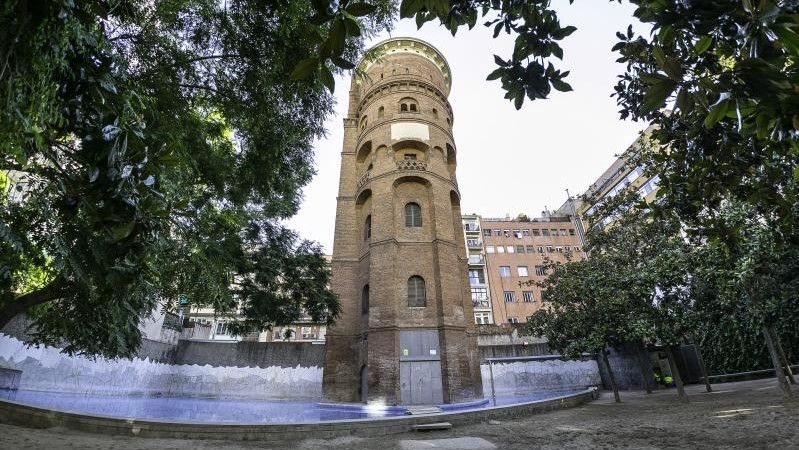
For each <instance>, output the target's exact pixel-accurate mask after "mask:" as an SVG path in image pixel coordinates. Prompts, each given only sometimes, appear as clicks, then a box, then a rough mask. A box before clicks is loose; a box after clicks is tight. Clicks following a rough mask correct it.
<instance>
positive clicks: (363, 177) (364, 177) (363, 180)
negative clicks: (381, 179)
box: [358, 170, 371, 189]
mask: <svg viewBox="0 0 799 450" xmlns="http://www.w3.org/2000/svg"><path fill="white" fill-rule="evenodd" d="M370 175H371V172H370V171H368V170H367V171H366V172H365V173H364V174H363V175H361V178H359V179H358V189H360V188H361V187H362V186H363V185H364V184H366V182H367V181H369V176H370Z"/></svg>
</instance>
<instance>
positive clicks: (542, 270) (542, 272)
mask: <svg viewBox="0 0 799 450" xmlns="http://www.w3.org/2000/svg"><path fill="white" fill-rule="evenodd" d="M535 274H536V276H539V277H543V276H544V275H546V274H547V269H546V268H545V267H544V266H535Z"/></svg>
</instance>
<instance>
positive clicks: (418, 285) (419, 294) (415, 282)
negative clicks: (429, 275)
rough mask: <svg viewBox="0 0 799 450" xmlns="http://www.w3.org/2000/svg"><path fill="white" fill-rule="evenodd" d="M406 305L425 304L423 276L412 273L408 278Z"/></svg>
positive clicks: (416, 305)
mask: <svg viewBox="0 0 799 450" xmlns="http://www.w3.org/2000/svg"><path fill="white" fill-rule="evenodd" d="M408 306H409V307H419V306H427V295H426V294H425V289H424V278H422V277H420V276H418V275H414V276H412V277H410V278H408Z"/></svg>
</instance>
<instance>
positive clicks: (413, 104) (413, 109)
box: [411, 103, 416, 112]
mask: <svg viewBox="0 0 799 450" xmlns="http://www.w3.org/2000/svg"><path fill="white" fill-rule="evenodd" d="M411 111H413V112H416V103H411Z"/></svg>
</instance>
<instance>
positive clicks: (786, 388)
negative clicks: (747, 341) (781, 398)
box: [763, 327, 793, 397]
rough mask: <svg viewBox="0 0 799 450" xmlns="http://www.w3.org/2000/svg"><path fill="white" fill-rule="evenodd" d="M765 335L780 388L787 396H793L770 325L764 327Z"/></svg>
mask: <svg viewBox="0 0 799 450" xmlns="http://www.w3.org/2000/svg"><path fill="white" fill-rule="evenodd" d="M763 337H765V338H766V347H768V353H769V355H770V356H771V363H772V364H774V375H776V376H777V381H778V382H779V383H780V389H781V390H782V393H783V394H785V396H786V397H792V396H793V393H792V392H791V385H790V384H788V380H786V379H785V374H784V373H783V371H782V364H780V356H779V355H778V354H777V349H776V346H775V345H774V341H773V340H772V339H771V333H769V329H768V327H765V328H763Z"/></svg>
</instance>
